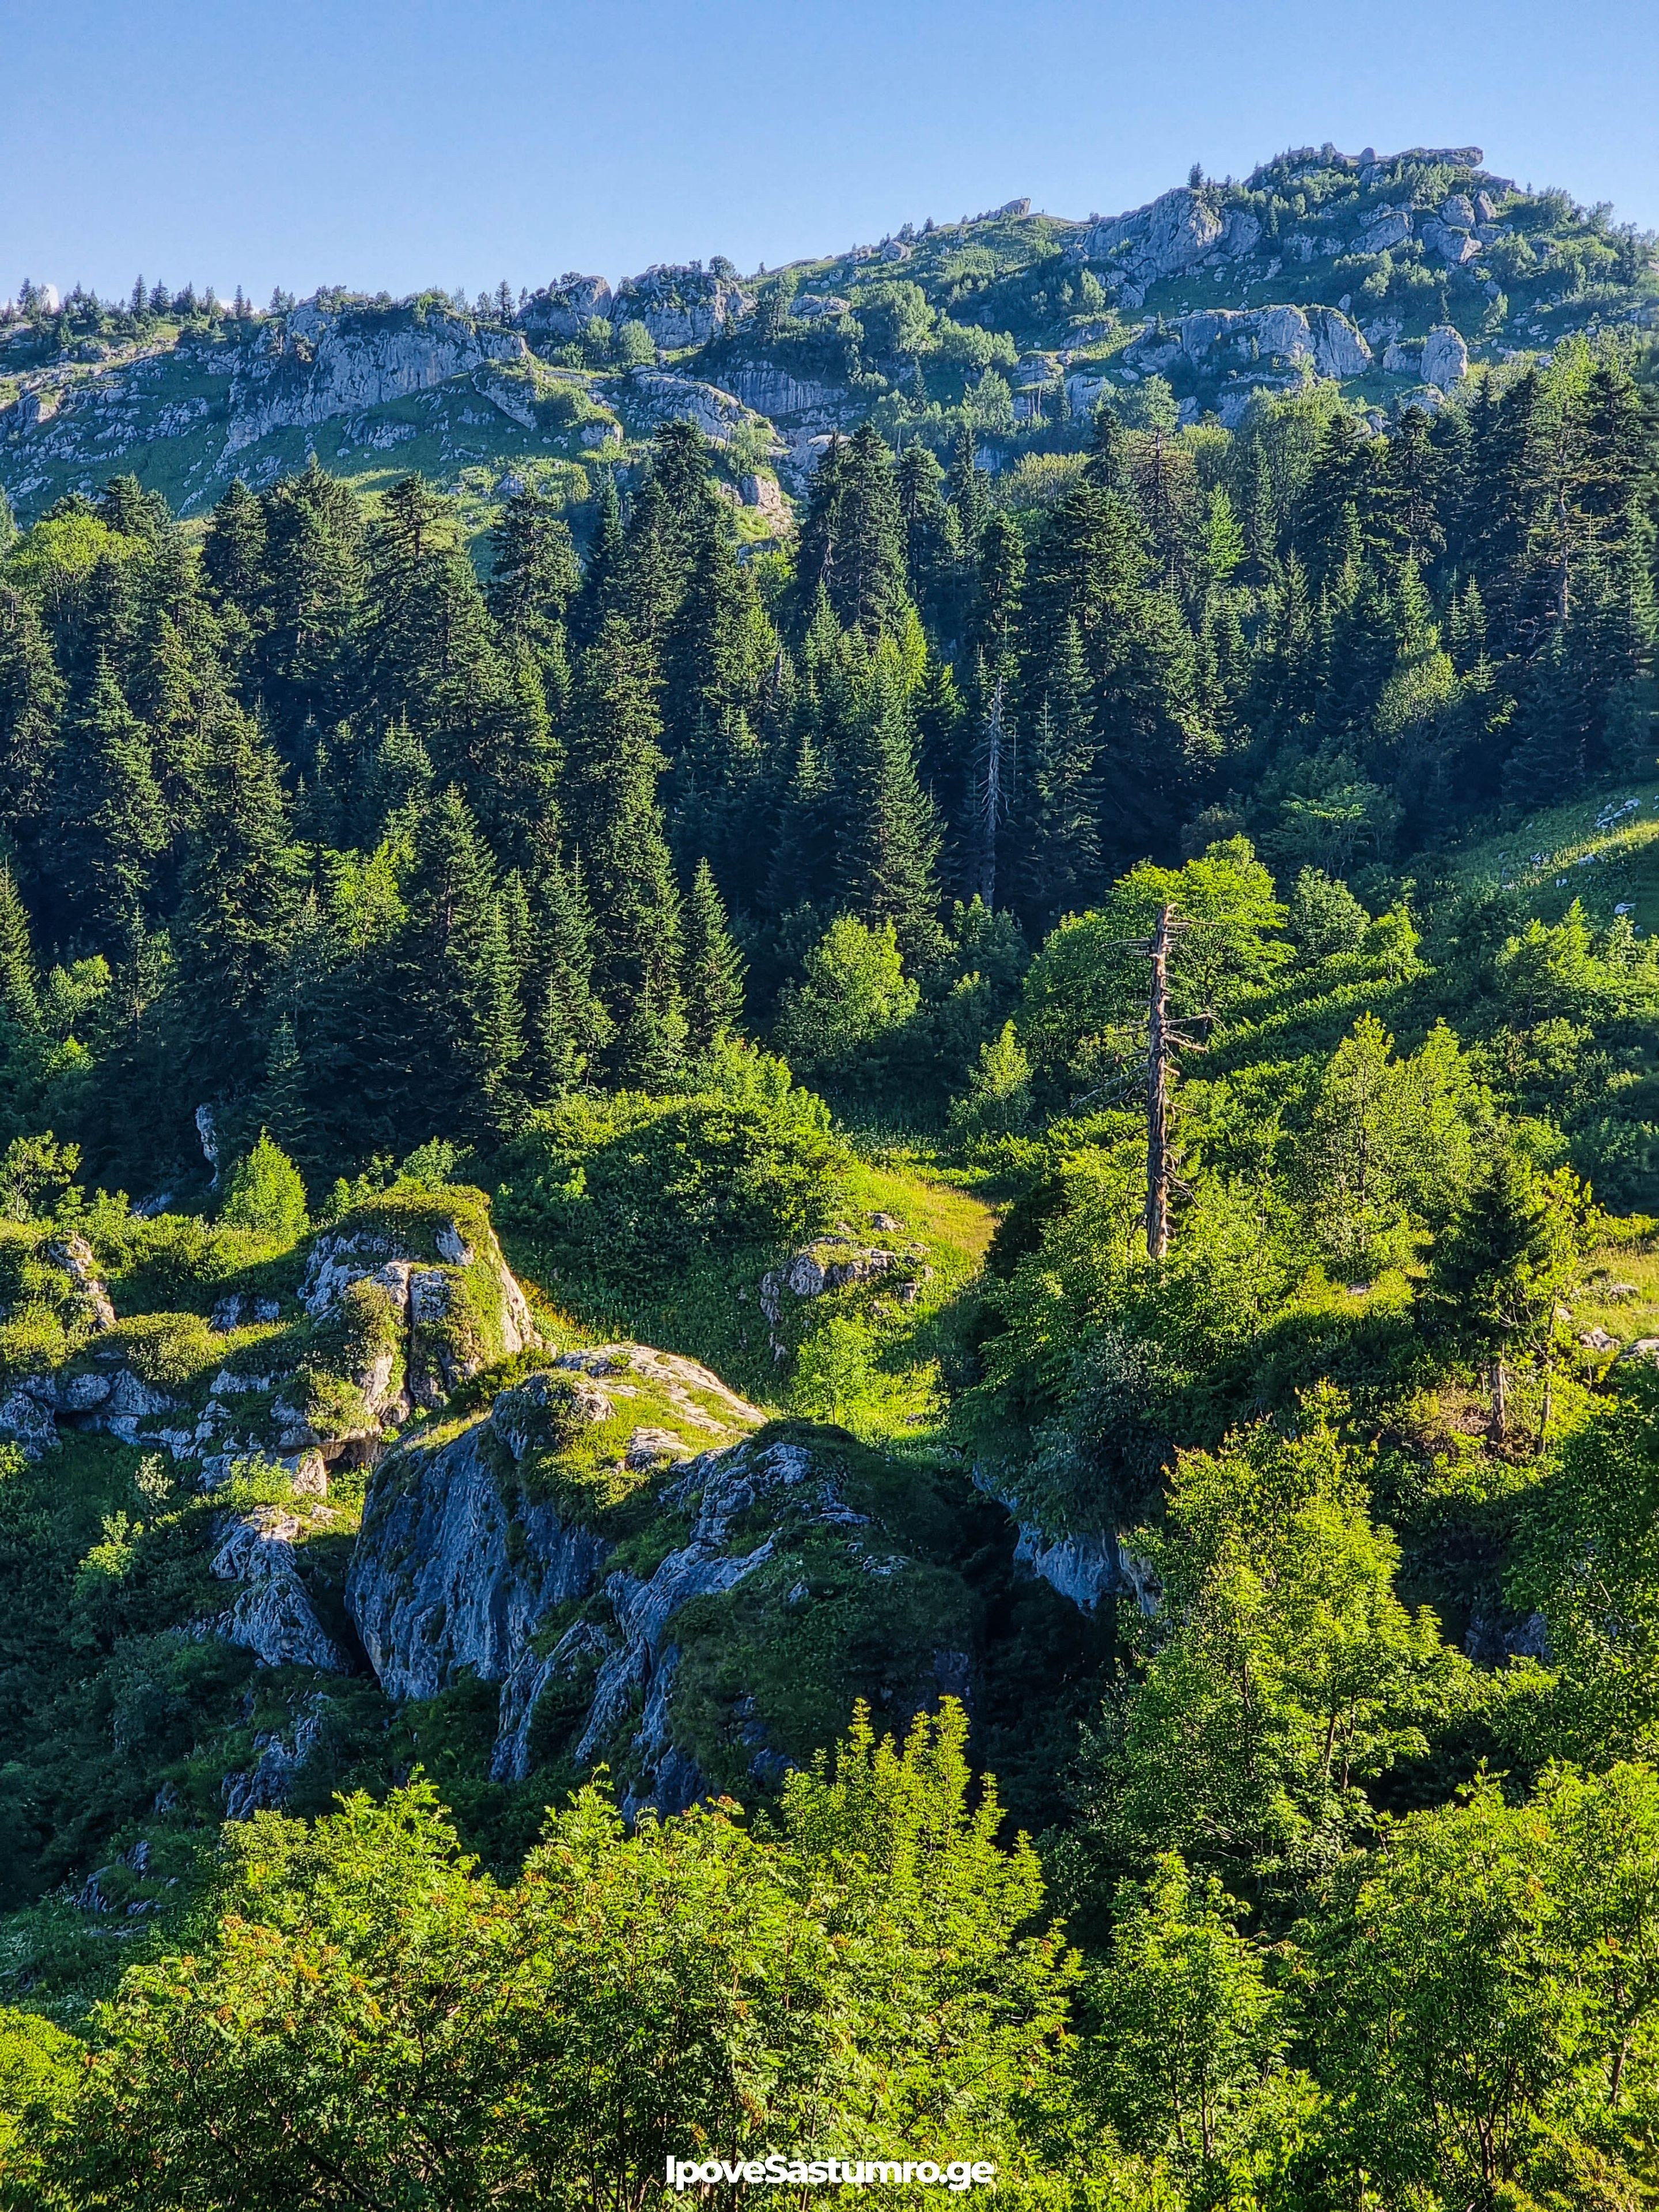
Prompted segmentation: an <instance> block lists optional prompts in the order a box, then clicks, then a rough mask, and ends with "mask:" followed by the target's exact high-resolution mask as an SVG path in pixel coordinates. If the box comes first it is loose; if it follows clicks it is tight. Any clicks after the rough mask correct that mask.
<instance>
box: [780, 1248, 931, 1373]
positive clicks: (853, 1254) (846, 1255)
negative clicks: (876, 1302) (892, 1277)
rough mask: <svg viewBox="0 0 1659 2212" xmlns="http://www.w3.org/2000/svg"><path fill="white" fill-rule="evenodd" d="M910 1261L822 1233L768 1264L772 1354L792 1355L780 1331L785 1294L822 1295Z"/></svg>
mask: <svg viewBox="0 0 1659 2212" xmlns="http://www.w3.org/2000/svg"><path fill="white" fill-rule="evenodd" d="M909 1264H910V1263H909V1262H908V1261H907V1260H906V1259H905V1257H904V1255H902V1254H901V1253H898V1252H889V1251H885V1250H884V1249H882V1248H881V1247H879V1246H869V1247H864V1246H859V1245H854V1244H852V1243H848V1241H847V1240H846V1239H844V1238H834V1237H820V1238H819V1240H818V1241H817V1243H816V1244H812V1245H810V1246H808V1248H807V1249H805V1251H803V1252H797V1253H795V1254H793V1255H792V1257H790V1258H789V1259H787V1260H786V1261H784V1262H783V1263H782V1265H781V1267H771V1268H769V1269H768V1270H767V1272H766V1273H765V1274H763V1276H762V1277H761V1279H760V1291H759V1297H760V1309H761V1311H762V1312H763V1314H764V1315H765V1316H766V1320H767V1324H768V1328H769V1331H770V1334H771V1344H772V1356H773V1358H775V1359H787V1358H788V1357H789V1347H788V1346H787V1344H786V1343H785V1342H784V1340H782V1339H781V1337H780V1336H779V1334H778V1333H777V1332H778V1325H779V1323H780V1322H781V1319H782V1316H783V1305H784V1300H785V1299H786V1298H817V1297H823V1293H824V1292H825V1291H838V1290H842V1289H844V1288H846V1287H847V1285H849V1284H854V1283H867V1282H873V1281H874V1280H875V1279H877V1278H878V1277H879V1276H883V1275H886V1274H890V1273H893V1272H894V1270H896V1269H902V1268H904V1267H907V1266H908V1265H909Z"/></svg>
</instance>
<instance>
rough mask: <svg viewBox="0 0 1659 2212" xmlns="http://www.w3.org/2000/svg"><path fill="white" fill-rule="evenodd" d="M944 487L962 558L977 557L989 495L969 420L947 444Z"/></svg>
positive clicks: (987, 509)
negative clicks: (948, 463)
mask: <svg viewBox="0 0 1659 2212" xmlns="http://www.w3.org/2000/svg"><path fill="white" fill-rule="evenodd" d="M945 488H946V494H947V496H948V497H949V500H950V502H951V513H952V514H953V515H954V516H955V517H956V524H957V533H958V535H959V536H960V538H961V540H962V553H963V559H964V560H965V561H968V562H975V561H977V559H978V558H979V533H980V532H981V530H982V529H983V528H984V527H985V518H986V515H987V513H988V512H989V511H990V496H989V494H988V493H987V490H986V485H985V471H983V470H982V469H981V467H980V466H979V459H978V453H977V449H976V447H975V441H974V431H973V425H972V424H971V423H969V422H964V423H963V425H962V428H960V429H959V430H958V431H957V435H956V439H955V441H954V442H953V444H952V446H951V465H950V467H949V469H948V470H947V471H946V472H945Z"/></svg>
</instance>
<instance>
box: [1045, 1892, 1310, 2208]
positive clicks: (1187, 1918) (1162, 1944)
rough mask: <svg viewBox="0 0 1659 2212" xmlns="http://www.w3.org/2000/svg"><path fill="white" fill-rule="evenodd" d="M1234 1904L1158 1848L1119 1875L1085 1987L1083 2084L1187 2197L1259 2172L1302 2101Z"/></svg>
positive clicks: (1213, 2198) (1280, 2025)
mask: <svg viewBox="0 0 1659 2212" xmlns="http://www.w3.org/2000/svg"><path fill="white" fill-rule="evenodd" d="M1242 1912H1243V1907H1241V1906H1240V1905H1239V1904H1238V1902H1237V1899H1233V1898H1230V1897H1228V1896H1227V1895H1226V1893H1225V1891H1224V1890H1223V1889H1222V1887H1221V1884H1220V1883H1219V1882H1218V1881H1217V1880H1216V1878H1215V1876H1214V1875H1207V1876H1204V1877H1198V1876H1194V1875H1191V1874H1189V1873H1188V1869H1186V1867H1185V1866H1184V1865H1183V1864H1182V1861H1181V1859H1180V1858H1179V1857H1177V1856H1176V1854H1175V1853H1174V1852H1167V1853H1164V1855H1162V1856H1161V1857H1159V1858H1158V1861H1157V1863H1156V1864H1155V1867H1154V1869H1153V1872H1152V1876H1151V1878H1150V1879H1149V1880H1148V1881H1146V1882H1145V1883H1144V1884H1142V1883H1136V1882H1129V1881H1125V1882H1121V1883H1120V1884H1119V1885H1118V1888H1117V1893H1116V1896H1115V1899H1114V1905H1113V1929H1112V1944H1111V1952H1110V1955H1109V1960H1107V1962H1106V1963H1105V1964H1104V1965H1103V1966H1101V1967H1099V1968H1098V1969H1097V1971H1096V1972H1095V1973H1094V1974H1093V1975H1092V1976H1091V1978H1090V1982H1089V1984H1088V1996H1089V1998H1090V2000H1091V2010H1092V2012H1093V2015H1094V2025H1095V2032H1094V2034H1093V2035H1092V2036H1091V2039H1090V2040H1089V2043H1088V2045H1086V2048H1085V2057H1084V2060H1083V2070H1084V2081H1085V2095H1086V2096H1087V2097H1088V2099H1089V2101H1090V2102H1091V2105H1092V2106H1094V2107H1095V2108H1096V2109H1097V2111H1098V2112H1100V2113H1101V2114H1102V2116H1103V2118H1104V2119H1105V2120H1106V2121H1107V2122H1108V2124H1109V2125H1110V2126H1111V2127H1112V2129H1113V2130H1114V2131H1115V2135H1116V2136H1117V2138H1118V2140H1119V2141H1120V2142H1122V2143H1123V2145H1124V2146H1125V2148H1127V2149H1128V2150H1130V2151H1132V2152H1134V2153H1138V2154H1139V2155H1141V2156H1142V2157H1145V2158H1148V2159H1150V2160H1156V2161H1157V2162H1158V2169H1159V2170H1161V2171H1167V2172H1168V2173H1169V2175H1170V2179H1171V2180H1172V2181H1173V2182H1174V2183H1175V2184H1176V2186H1177V2187H1179V2188H1180V2189H1181V2190H1182V2193H1183V2195H1184V2196H1185V2197H1186V2201H1188V2203H1215V2202H1220V2203H1225V2202H1227V2201H1229V2199H1230V2197H1231V2196H1232V2192H1233V2191H1235V2190H1238V2191H1241V2192H1242V2191H1244V2190H1246V2189H1248V2188H1249V2182H1250V2180H1251V2179H1255V2180H1261V2179H1266V2178H1267V2176H1266V2175H1265V2174H1264V2173H1263V2172H1262V2171H1261V2168H1262V2167H1264V2166H1273V2165H1280V2164H1281V2163H1282V2161H1281V2160H1280V2158H1279V2156H1277V2155H1275V2154H1276V2153H1277V2152H1278V2151H1279V2149H1280V2147H1281V2145H1282V2143H1283V2142H1284V2139H1285V2137H1286V2136H1288V2137H1289V2138H1290V2140H1291V2142H1292V2143H1293V2142H1294V2141H1295V2138H1296V2136H1297V2133H1298V2132H1299V2129H1298V2123H1305V2121H1306V2118H1308V2116H1309V2111H1310V2105H1311V2102H1312V2097H1311V2091H1312V2084H1311V2083H1310V2082H1309V2081H1308V2080H1307V2078H1306V2076H1305V2075H1298V2074H1296V2073H1293V2072H1290V2071H1288V2070H1287V2069H1285V2065H1284V2058H1285V2051H1286V2048H1287V2046H1288V2045H1289V2043H1290V2041H1291V2029H1290V2024H1289V2021H1288V2018H1287V2016H1286V2008H1285V2001H1284V1999H1283V1997H1282V1996H1280V1995H1279V1994H1278V1993H1277V1992H1275V1991H1274V1990H1273V1989H1272V1988H1271V1987H1270V1985H1269V1983H1268V1979H1267V1960H1266V1957H1265V1955H1264V1953H1263V1950H1262V1948H1261V1945H1259V1944H1257V1943H1254V1942H1251V1941H1250V1940H1249V1937H1247V1936H1243V1935H1241V1934H1240V1933H1239V1932H1238V1929H1237V1921H1238V1919H1239V1918H1240V1917H1241V1916H1242ZM1252 2168H1255V2169H1256V2171H1255V2173H1254V2174H1252V2173H1251V2171H1250V2169H1252ZM1247 2201H1248V2200H1247Z"/></svg>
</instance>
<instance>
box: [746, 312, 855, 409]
mask: <svg viewBox="0 0 1659 2212" xmlns="http://www.w3.org/2000/svg"><path fill="white" fill-rule="evenodd" d="M789 312H790V313H791V314H792V315H794V316H796V317H798V318H799V320H800V321H802V322H803V323H817V322H823V321H824V320H826V319H833V318H834V317H836V316H837V315H850V314H851V313H852V312H853V303H852V301H850V300H844V299H842V296H841V295H840V293H839V292H797V293H796V295H795V296H794V298H793V300H792V301H790V303H789ZM754 404H756V405H757V406H758V405H759V404H760V403H759V401H758V400H757V401H756V402H755V403H754ZM771 411H772V410H771V409H770V408H768V409H767V410H766V412H767V413H768V414H770V413H771Z"/></svg>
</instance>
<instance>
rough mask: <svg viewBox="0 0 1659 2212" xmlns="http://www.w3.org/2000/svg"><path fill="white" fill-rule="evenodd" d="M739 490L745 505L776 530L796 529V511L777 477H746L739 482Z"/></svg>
mask: <svg viewBox="0 0 1659 2212" xmlns="http://www.w3.org/2000/svg"><path fill="white" fill-rule="evenodd" d="M738 490H739V491H740V492H741V493H742V495H743V503H744V506H745V507H753V508H754V509H755V510H756V512H757V513H759V514H762V515H763V516H764V517H765V519H766V520H767V521H768V522H769V523H770V524H771V525H772V527H773V528H774V529H775V530H776V531H779V532H782V531H786V530H793V528H794V526H795V511H794V509H793V507H791V505H790V504H789V495H788V494H787V492H786V491H785V490H784V489H783V486H782V485H781V483H779V482H778V480H777V478H776V477H773V476H760V475H756V476H748V477H742V478H741V479H740V480H739V482H738Z"/></svg>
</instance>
